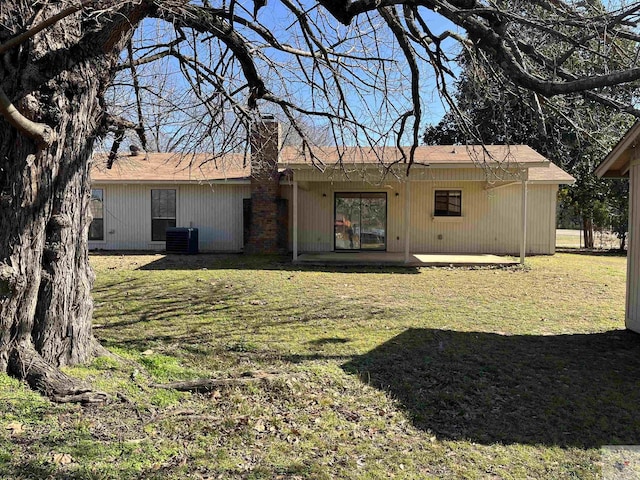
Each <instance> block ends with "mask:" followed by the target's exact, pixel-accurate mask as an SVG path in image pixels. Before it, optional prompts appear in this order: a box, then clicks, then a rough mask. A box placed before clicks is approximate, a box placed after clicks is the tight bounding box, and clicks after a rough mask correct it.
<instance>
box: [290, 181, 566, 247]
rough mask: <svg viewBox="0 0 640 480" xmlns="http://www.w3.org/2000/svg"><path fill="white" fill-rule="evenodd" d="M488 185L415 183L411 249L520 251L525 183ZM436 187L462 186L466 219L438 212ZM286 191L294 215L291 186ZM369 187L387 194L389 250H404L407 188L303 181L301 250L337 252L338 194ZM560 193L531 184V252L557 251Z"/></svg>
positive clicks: (551, 186)
mask: <svg viewBox="0 0 640 480" xmlns="http://www.w3.org/2000/svg"><path fill="white" fill-rule="evenodd" d="M485 186H486V182H480V181H412V182H411V193H410V199H411V202H410V212H411V218H410V230H411V238H410V251H411V252H412V253H495V254H512V255H518V254H519V251H520V235H521V198H522V190H521V188H522V187H521V184H520V183H516V184H512V185H508V186H501V187H499V188H494V189H490V190H486V189H485ZM436 189H452V190H453V189H455V190H462V218H460V217H446V218H443V217H439V218H438V217H434V216H433V211H434V196H435V194H434V191H435V190H436ZM283 190H284V194H283V195H284V196H285V197H287V198H289V211H290V214H292V204H291V198H290V197H291V194H290V191H291V189H290V188H285V189H283ZM366 191H375V192H387V251H389V252H403V251H404V238H403V237H404V232H405V229H404V197H403V196H404V186H403V185H402V184H400V183H397V182H394V183H390V182H389V183H387V184H386V185H384V186H383V187H380V188H376V187H374V186H371V185H370V184H366V183H357V182H348V183H347V182H335V183H329V182H301V186H300V187H299V190H298V201H299V204H298V212H299V213H298V215H299V217H298V225H299V227H298V245H299V250H300V252H323V251H332V250H333V248H334V246H333V221H334V219H333V216H334V194H335V193H336V192H366ZM557 192H558V185H556V184H529V185H528V202H527V207H528V208H527V254H553V253H554V252H555V223H556V196H557ZM289 223H290V225H292V224H293V222H292V221H290V222H289ZM291 241H292V238H291V234H290V242H291ZM290 246H291V245H290Z"/></svg>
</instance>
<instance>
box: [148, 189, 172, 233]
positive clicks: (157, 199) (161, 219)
mask: <svg viewBox="0 0 640 480" xmlns="http://www.w3.org/2000/svg"><path fill="white" fill-rule="evenodd" d="M175 226H176V191H175V190H151V240H152V241H154V242H164V241H165V240H166V238H167V228H169V227H175Z"/></svg>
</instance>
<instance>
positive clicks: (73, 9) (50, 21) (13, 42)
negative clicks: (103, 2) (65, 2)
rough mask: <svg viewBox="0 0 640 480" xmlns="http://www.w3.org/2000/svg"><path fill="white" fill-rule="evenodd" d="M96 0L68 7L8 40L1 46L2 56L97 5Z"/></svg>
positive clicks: (87, 0)
mask: <svg viewBox="0 0 640 480" xmlns="http://www.w3.org/2000/svg"><path fill="white" fill-rule="evenodd" d="M95 2H96V0H84V1H82V2H79V3H78V4H76V5H72V6H70V7H67V8H65V9H63V10H61V11H60V12H59V13H57V14H56V15H53V16H52V17H50V18H47V19H46V20H44V21H42V22H40V23H39V24H37V25H35V26H33V27H32V28H30V29H29V30H27V31H26V32H23V33H21V34H19V35H17V36H15V37H13V38H11V39H9V40H7V41H6V42H4V43H3V44H0V54H2V53H4V52H7V51H9V50H10V49H12V48H14V47H16V46H18V45H21V44H23V43H24V42H26V41H27V40H29V39H30V38H32V37H33V36H35V35H37V34H38V33H40V32H41V31H43V30H44V29H46V28H49V27H51V26H52V25H55V24H56V23H58V22H59V21H60V20H62V19H64V18H66V17H68V16H69V15H73V14H74V13H77V12H79V11H80V10H82V9H83V8H84V7H86V6H88V5H91V4H92V3H95Z"/></svg>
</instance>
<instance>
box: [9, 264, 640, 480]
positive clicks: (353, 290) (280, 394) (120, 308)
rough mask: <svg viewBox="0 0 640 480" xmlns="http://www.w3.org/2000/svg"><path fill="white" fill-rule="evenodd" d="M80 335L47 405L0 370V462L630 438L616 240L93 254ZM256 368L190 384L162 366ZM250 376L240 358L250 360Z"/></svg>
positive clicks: (227, 470) (521, 472)
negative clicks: (337, 263) (440, 250)
mask: <svg viewBox="0 0 640 480" xmlns="http://www.w3.org/2000/svg"><path fill="white" fill-rule="evenodd" d="M91 261H92V264H93V266H94V268H95V270H96V274H97V278H96V284H95V290H94V298H95V333H96V335H97V336H98V338H99V339H100V340H101V341H102V343H103V344H104V345H105V346H106V347H107V348H109V349H110V350H111V351H112V352H114V353H115V354H117V357H114V358H111V357H102V358H98V359H96V360H95V361H94V362H93V363H92V364H91V365H88V366H84V367H75V368H71V369H68V372H69V373H70V374H72V375H75V376H78V377H81V378H85V379H87V380H88V381H90V382H91V383H92V384H93V385H94V386H96V388H99V389H101V390H104V391H107V392H109V393H111V394H112V395H113V399H114V400H113V401H112V402H111V403H109V404H107V405H104V406H100V407H96V406H91V407H82V406H79V405H52V404H50V403H49V402H48V401H46V400H44V399H43V398H41V397H40V396H38V395H37V394H34V393H32V392H30V391H29V390H28V389H26V388H25V387H24V386H23V385H21V384H20V383H19V382H17V381H15V380H13V379H11V378H9V377H6V376H0V384H2V389H1V390H0V418H1V421H2V424H3V425H4V428H2V431H0V478H65V479H66V478H87V479H95V478H97V479H102V478H104V479H106V478H113V479H124V478H158V479H160V478H248V479H258V478H265V479H272V478H287V479H289V478H313V479H323V478H364V479H367V478H370V479H377V478H408V479H413V478H432V477H436V478H483V479H484V478H506V479H508V478H513V479H520V478H544V479H547V478H562V479H564V478H580V479H584V478H598V476H599V473H600V470H601V467H602V462H601V450H600V448H601V446H602V445H608V444H639V443H640V415H637V406H638V405H639V404H640V384H639V378H640V377H639V374H638V372H640V339H639V338H638V337H637V336H636V335H634V334H631V333H627V332H626V331H624V330H622V328H623V318H624V285H625V264H626V261H625V258H623V257H619V256H611V255H580V254H558V255H556V256H554V257H534V258H531V259H529V260H528V266H527V267H526V268H525V269H521V268H519V267H517V268H514V267H512V268H507V269H487V268H485V269H450V268H440V269H434V268H431V269H427V268H424V269H376V268H366V269H365V268H363V269H355V268H348V269H347V268H345V269H323V268H319V267H318V268H299V267H296V266H292V265H291V264H289V263H288V262H286V261H277V260H274V259H269V258H261V257H254V258H252V257H243V256H213V255H200V256H197V257H181V256H169V257H166V256H163V255H140V256H120V255H94V256H93V257H92V259H91ZM247 372H267V373H268V374H273V375H274V377H273V378H271V379H270V380H268V381H266V380H265V381H261V382H258V381H256V382H249V383H247V384H243V385H233V386H225V387H218V388H213V389H210V390H208V391H203V392H200V393H187V392H178V391H176V390H171V389H169V390H167V389H162V388H158V387H156V386H153V385H154V384H157V383H164V382H169V381H176V380H185V379H194V378H199V377H211V378H219V379H226V378H243V377H242V376H243V375H246V373H247ZM254 375H255V373H254Z"/></svg>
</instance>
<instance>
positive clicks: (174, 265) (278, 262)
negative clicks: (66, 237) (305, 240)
mask: <svg viewBox="0 0 640 480" xmlns="http://www.w3.org/2000/svg"><path fill="white" fill-rule="evenodd" d="M91 255H92V256H95V257H99V256H103V257H127V256H136V257H148V258H150V259H151V258H153V257H155V258H154V259H153V260H152V261H150V262H149V263H146V264H145V265H141V266H140V267H138V268H137V270H228V269H233V270H278V271H286V272H331V273H359V272H361V273H404V274H417V273H419V270H418V268H417V267H405V266H394V265H382V264H381V265H366V266H362V265H305V264H299V263H297V264H294V263H292V262H291V257H290V256H284V255H246V254H242V253H200V254H198V255H178V254H166V253H158V252H135V251H131V252H113V251H108V252H107V251H92V252H91Z"/></svg>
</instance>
